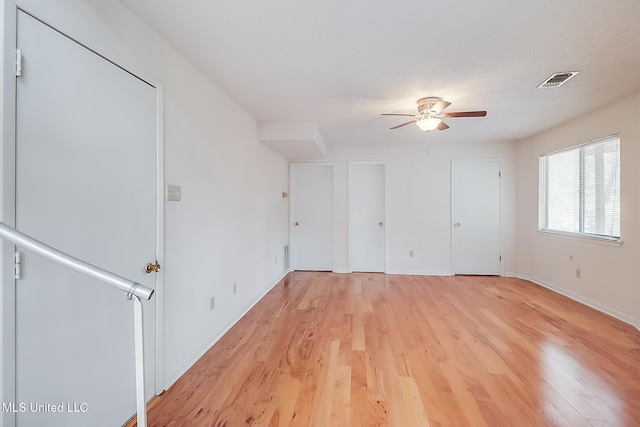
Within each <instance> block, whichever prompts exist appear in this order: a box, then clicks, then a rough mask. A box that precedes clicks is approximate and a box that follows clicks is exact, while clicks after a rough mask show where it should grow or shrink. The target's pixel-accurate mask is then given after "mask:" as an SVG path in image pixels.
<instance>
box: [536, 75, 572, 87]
mask: <svg viewBox="0 0 640 427" xmlns="http://www.w3.org/2000/svg"><path fill="white" fill-rule="evenodd" d="M576 74H578V72H577V71H564V72H562V73H555V74H552V75H551V76H550V77H549V78H548V79H547V80H545V81H544V82H542V83H540V84H539V85H538V87H539V88H543V87H560V86H562V85H563V84H565V83H566V82H567V81H568V80H569V79H570V78H571V77H573V76H575V75H576Z"/></svg>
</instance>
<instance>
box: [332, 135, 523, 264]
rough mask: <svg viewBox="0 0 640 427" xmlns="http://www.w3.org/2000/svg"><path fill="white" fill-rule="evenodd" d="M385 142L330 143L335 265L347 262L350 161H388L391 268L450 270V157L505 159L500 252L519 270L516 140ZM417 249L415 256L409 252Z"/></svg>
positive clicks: (504, 258)
mask: <svg viewBox="0 0 640 427" xmlns="http://www.w3.org/2000/svg"><path fill="white" fill-rule="evenodd" d="M427 141H428V135H425V143H424V144H415V143H396V144H394V143H385V144H379V145H374V146H368V145H367V146H358V145H352V146H347V147H341V148H337V147H330V148H329V150H328V161H331V162H334V163H335V168H334V169H335V174H336V177H335V178H336V211H335V214H336V232H335V239H336V240H335V244H334V248H335V249H334V270H335V271H347V270H348V267H349V264H348V259H349V258H348V255H349V252H348V230H347V223H348V199H347V187H348V162H349V161H365V160H367V161H386V162H387V168H386V175H387V191H388V193H387V200H386V202H387V213H388V216H387V218H386V226H387V269H388V272H389V273H397V274H443V275H449V274H452V265H451V159H480V158H482V159H500V160H502V176H503V179H502V213H501V219H502V254H503V267H504V274H505V275H514V274H515V271H516V270H515V251H514V249H515V222H516V219H515V207H516V196H515V174H516V167H515V161H516V156H515V146H514V144H513V142H495V143H491V142H449V143H444V142H437V143H436V142H433V143H429V144H428V152H427V149H426V146H427ZM409 251H414V257H413V258H410V257H409Z"/></svg>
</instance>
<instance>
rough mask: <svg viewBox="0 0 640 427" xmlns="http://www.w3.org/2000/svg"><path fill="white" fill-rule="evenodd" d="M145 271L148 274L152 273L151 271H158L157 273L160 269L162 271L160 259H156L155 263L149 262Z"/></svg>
mask: <svg viewBox="0 0 640 427" xmlns="http://www.w3.org/2000/svg"><path fill="white" fill-rule="evenodd" d="M144 271H145V272H146V273H147V274H151V273H153V272H156V273H157V272H158V271H160V264H159V263H158V260H156V263H155V264H152V263H150V262H149V263H147V266H146V267H145V269H144Z"/></svg>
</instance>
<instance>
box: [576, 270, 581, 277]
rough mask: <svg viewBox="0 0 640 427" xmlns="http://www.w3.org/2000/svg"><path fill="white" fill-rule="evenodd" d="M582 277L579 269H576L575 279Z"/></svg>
mask: <svg viewBox="0 0 640 427" xmlns="http://www.w3.org/2000/svg"><path fill="white" fill-rule="evenodd" d="M581 276H582V271H580V269H579V268H576V278H577V279H579V278H580V277H581Z"/></svg>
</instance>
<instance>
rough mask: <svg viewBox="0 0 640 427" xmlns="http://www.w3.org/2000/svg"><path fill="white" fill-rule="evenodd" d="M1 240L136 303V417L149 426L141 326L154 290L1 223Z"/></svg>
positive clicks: (134, 313)
mask: <svg viewBox="0 0 640 427" xmlns="http://www.w3.org/2000/svg"><path fill="white" fill-rule="evenodd" d="M0 237H1V238H3V239H6V240H9V241H11V242H13V243H14V244H15V245H16V246H19V247H21V248H23V249H26V250H28V251H29V252H33V253H35V254H38V255H40V256H42V257H43V258H46V259H48V260H50V261H53V262H55V263H57V264H60V265H62V266H64V267H66V268H69V269H71V270H74V271H77V272H78V273H81V274H84V275H85V276H89V277H91V278H93V279H96V280H99V281H101V282H103V283H106V284H107V285H110V286H113V287H114V288H117V289H119V290H121V291H123V292H125V293H126V294H127V300H133V322H134V341H135V348H134V351H135V370H136V415H137V423H138V426H141V427H146V426H147V404H146V401H145V392H144V345H143V344H144V339H143V323H142V301H141V299H145V300H150V299H151V297H152V296H153V289H151V288H148V287H146V286H143V285H141V284H140V283H137V282H134V281H132V280H128V279H125V278H124V277H122V276H118V275H117V274H114V273H112V272H110V271H107V270H104V269H102V268H100V267H96V266H95V265H92V264H89V263H88V262H85V261H82V260H80V259H78V258H75V257H72V256H71V255H69V254H66V253H64V252H62V251H60V250H58V249H55V248H53V247H51V246H49V245H46V244H45V243H42V242H40V241H38V240H36V239H34V238H33V237H30V236H28V235H26V234H24V233H22V232H20V231H18V230H16V229H15V228H13V227H10V226H8V225H7V224H5V223H3V222H0Z"/></svg>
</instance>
